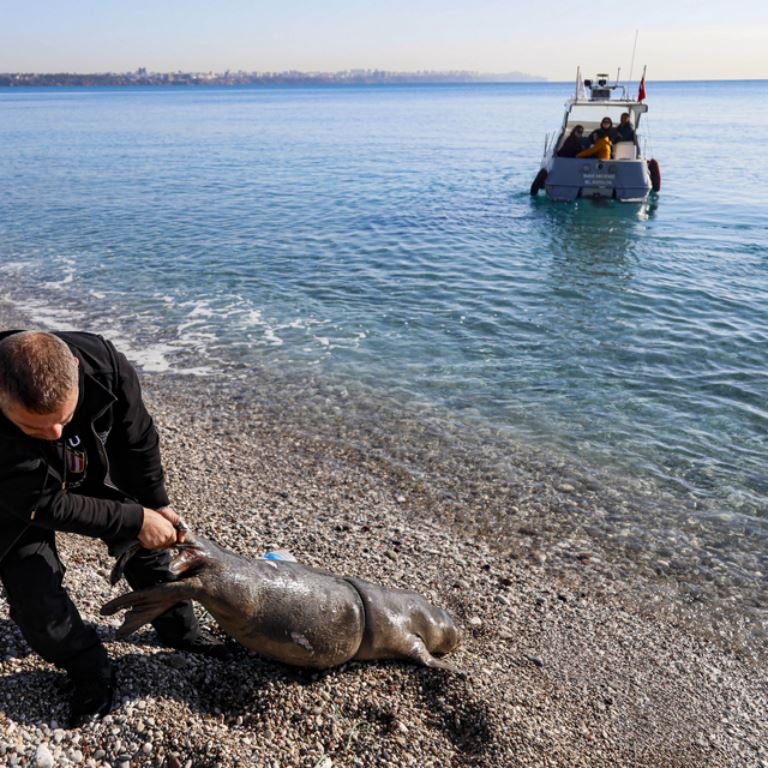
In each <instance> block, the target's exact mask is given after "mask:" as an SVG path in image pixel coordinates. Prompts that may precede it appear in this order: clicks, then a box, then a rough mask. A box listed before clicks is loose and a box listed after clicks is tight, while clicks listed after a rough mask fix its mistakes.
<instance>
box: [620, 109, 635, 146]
mask: <svg viewBox="0 0 768 768" xmlns="http://www.w3.org/2000/svg"><path fill="white" fill-rule="evenodd" d="M616 141H631V142H634V141H635V129H634V128H633V127H632V123H630V122H629V112H622V113H621V117H620V118H619V124H618V125H617V126H616Z"/></svg>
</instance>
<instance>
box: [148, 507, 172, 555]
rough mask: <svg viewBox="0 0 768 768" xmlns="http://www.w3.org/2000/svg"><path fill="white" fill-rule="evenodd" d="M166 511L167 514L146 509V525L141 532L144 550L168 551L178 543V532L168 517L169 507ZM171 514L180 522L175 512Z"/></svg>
mask: <svg viewBox="0 0 768 768" xmlns="http://www.w3.org/2000/svg"><path fill="white" fill-rule="evenodd" d="M164 509H165V510H166V512H165V513H163V512H161V511H157V512H155V510H154V509H149V508H147V507H144V525H142V526H141V530H140V531H139V542H140V543H141V546H142V547H144V549H167V548H168V547H172V546H173V545H174V544H175V543H176V541H177V533H178V532H177V530H176V528H175V527H174V523H172V522H171V518H170V517H169V516H168V512H167V510H168V509H169V507H165V508H164ZM170 512H171V513H172V514H173V515H174V519H175V520H179V516H178V515H177V514H176V513H175V512H174V511H173V510H170Z"/></svg>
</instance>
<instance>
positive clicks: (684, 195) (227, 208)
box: [0, 80, 768, 626]
mask: <svg viewBox="0 0 768 768" xmlns="http://www.w3.org/2000/svg"><path fill="white" fill-rule="evenodd" d="M633 87H634V86H633ZM572 92H573V84H571V83H515V84H462V85H446V84H441V85H426V84H421V85H413V86H409V85H392V86H387V85H382V86H312V87H309V86H290V87H289V86H285V87H264V86H262V87H258V86H254V87H167V88H166V87H152V88H108V87H104V88H6V89H0V170H1V172H2V180H3V189H2V193H0V299H2V300H3V301H5V302H6V303H10V304H11V305H14V306H17V307H18V308H19V309H22V310H23V311H24V312H25V313H26V314H27V315H28V316H31V318H32V319H33V321H34V322H35V324H36V325H38V326H40V327H45V328H64V327H66V328H81V329H88V330H94V331H97V332H100V333H102V334H104V335H105V336H108V337H109V338H112V339H113V340H114V341H115V342H116V343H117V344H118V346H119V347H120V348H121V349H123V350H124V351H125V352H126V353H127V354H128V355H129V357H130V358H131V359H132V360H134V361H135V362H136V363H137V364H139V365H140V366H142V367H143V369H144V370H145V371H147V372H149V373H155V372H169V373H174V374H177V375H184V376H188V377H195V378H196V379H200V380H205V379H210V380H211V381H214V380H215V381H219V382H220V381H222V380H224V381H228V382H230V383H231V384H232V386H233V388H234V389H235V390H237V389H238V388H240V389H242V391H243V392H247V391H248V390H249V387H251V388H253V392H254V397H256V394H255V392H256V389H257V387H256V383H255V382H257V381H258V382H259V383H260V385H261V386H262V391H261V394H260V395H259V396H260V397H261V398H262V400H264V399H269V398H273V399H279V398H288V399H291V398H292V399H293V402H295V403H296V405H297V407H299V406H300V407H301V409H302V411H301V412H302V413H303V414H305V416H304V417H306V418H307V419H309V418H310V415H309V414H314V416H315V417H316V418H317V420H318V422H320V421H323V420H325V421H326V422H328V421H330V422H332V423H334V424H336V425H337V426H338V425H341V426H342V427H346V426H350V425H352V423H353V422H354V427H355V430H356V431H355V434H356V435H357V437H356V438H355V439H356V441H357V444H358V446H362V447H361V450H364V451H365V450H370V451H371V452H376V453H377V455H381V454H382V452H384V453H387V452H389V453H390V454H391V455H392V456H394V457H396V458H397V461H398V462H400V463H401V464H403V463H404V464H408V463H410V465H411V467H412V468H413V469H414V471H421V472H422V474H425V475H426V474H428V469H427V468H426V467H427V464H424V463H423V462H422V463H421V464H420V462H421V461H422V458H423V456H422V457H421V458H420V453H419V450H418V446H415V447H414V446H412V447H413V450H410V449H409V450H405V449H403V446H400V447H398V441H400V442H402V444H403V445H405V444H407V443H408V442H409V441H411V442H418V440H414V437H413V436H414V435H422V436H423V435H424V434H427V433H428V434H429V435H431V436H432V437H434V438H435V440H434V441H433V442H432V443H431V446H432V449H431V450H433V451H434V450H442V449H441V448H434V446H444V447H445V450H446V451H450V452H453V453H455V454H456V455H460V454H461V453H462V451H464V452H465V454H466V456H467V457H468V458H467V463H466V466H473V467H478V470H477V473H476V477H477V478H482V477H484V476H485V475H484V474H483V471H482V467H481V465H483V466H486V465H487V466H488V467H492V468H493V470H494V472H495V476H496V477H497V479H498V475H499V474H502V475H503V473H504V472H505V471H507V469H508V471H509V472H510V473H512V474H514V472H515V467H514V465H515V462H516V461H518V459H520V457H523V458H522V459H520V461H519V462H518V464H519V466H524V465H525V464H526V460H525V458H524V457H525V456H535V457H536V462H538V463H537V466H539V467H541V466H549V467H552V468H555V469H553V472H556V471H562V472H563V474H564V475H567V476H569V477H580V478H592V479H593V484H592V485H591V486H590V487H591V488H592V489H593V491H594V489H595V488H597V489H598V491H597V493H598V495H599V493H600V492H601V491H600V490H599V489H601V488H602V489H605V493H606V494H608V495H609V496H610V497H611V498H613V499H615V498H617V494H618V495H621V497H622V498H624V499H626V500H627V506H626V509H631V510H633V511H632V519H631V521H630V522H631V528H632V531H633V537H634V539H633V541H634V545H633V548H634V550H635V551H637V550H638V549H640V550H643V551H644V552H646V553H647V554H648V557H650V558H651V560H655V561H658V562H660V563H662V564H664V565H665V567H666V566H669V568H667V571H666V572H667V573H673V574H674V572H675V568H676V569H677V573H678V575H679V572H680V571H682V570H685V569H688V571H690V572H691V573H689V574H688V577H687V578H689V580H690V579H694V580H695V579H699V580H700V581H701V583H702V584H704V586H705V587H707V586H711V587H712V594H713V595H718V594H719V596H720V597H721V598H722V599H724V600H727V601H730V602H731V603H732V604H735V605H741V606H745V609H748V610H749V611H750V612H751V615H752V618H753V619H754V620H755V621H756V622H757V623H758V624H760V623H762V625H763V626H765V619H766V613H767V612H768V596H767V592H768V581H767V579H766V575H767V574H768V468H767V467H766V453H767V450H766V449H768V182H767V181H766V180H767V179H768V151H766V147H768V129H767V128H766V126H768V81H728V82H654V81H653V80H649V81H647V98H646V103H647V104H648V106H649V111H648V113H647V115H645V117H644V118H643V120H642V122H641V124H640V130H639V133H640V137H641V142H642V143H643V145H644V147H645V151H646V156H647V157H654V158H656V159H657V160H658V162H659V164H660V167H661V174H662V188H661V191H660V193H659V194H658V195H652V196H651V197H650V198H649V199H648V200H647V201H646V202H645V203H642V204H640V203H633V204H621V203H616V202H613V201H602V202H601V201H591V200H581V201H578V202H576V203H572V204H564V203H553V202H551V201H549V200H547V199H546V197H545V196H544V195H543V193H541V194H540V195H539V196H538V197H531V195H530V193H529V188H530V185H531V182H532V181H533V178H534V177H535V175H536V173H537V171H538V169H539V164H540V160H541V155H542V150H543V147H544V142H545V136H546V134H547V133H550V132H552V131H555V130H557V129H558V127H559V125H560V123H561V120H562V116H563V107H564V104H565V101H566V100H567V99H568V98H569V97H570V96H571V94H572ZM264 387H266V391H264V390H263V388H264ZM304 417H303V418H304ZM425 425H427V426H426V427H425ZM425 430H426V431H425ZM360 435H365V436H366V437H364V438H361V437H360ZM510 457H513V458H512V459H511V458H510ZM505 468H507V469H505ZM518 468H519V467H518ZM557 468H559V469H557ZM562 468H567V470H566V469H562ZM478 482H481V480H478ZM552 482H553V483H555V484H556V483H557V478H556V477H554V476H553V477H552ZM487 490H488V493H489V494H492V492H493V487H492V486H489V488H488V489H487ZM593 495H594V494H593ZM630 501H631V503H630ZM598 502H599V500H598ZM595 503H596V502H594V499H592V501H591V502H590V504H592V506H593V507H594V506H595ZM597 506H598V507H599V506H600V505H599V503H597ZM614 508H615V505H614ZM585 514H586V513H585ZM593 517H594V515H593ZM627 523H628V521H627V516H626V515H613V516H612V515H610V514H606V515H603V516H602V517H601V518H600V525H599V526H597V527H598V528H599V529H600V531H601V532H602V534H599V533H595V534H594V535H603V536H604V538H606V539H609V540H610V539H613V540H614V541H615V542H617V545H616V546H619V548H620V545H621V546H624V545H626V541H625V540H623V539H622V536H624V533H623V531H624V530H625V529H626V528H627ZM594 528H595V527H594V526H593V529H594ZM622 541H623V544H622V543H621V542H622ZM638 542H639V543H638ZM682 552H685V553H686V556H685V557H683V558H682V560H681V559H680V558H678V557H677V555H678V554H680V553H682ZM681 563H682V565H681ZM670 569H671V570H670ZM662 570H663V569H662Z"/></svg>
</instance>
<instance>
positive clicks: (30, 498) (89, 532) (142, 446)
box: [0, 331, 168, 556]
mask: <svg viewBox="0 0 768 768" xmlns="http://www.w3.org/2000/svg"><path fill="white" fill-rule="evenodd" d="M11 333H15V331H5V332H0V341H2V339H4V338H5V337H7V336H9V335H10V334H11ZM55 335H56V336H59V337H60V338H61V339H63V340H64V341H65V342H66V343H67V344H68V345H69V347H70V349H71V350H72V353H73V354H74V355H75V357H77V359H78V360H79V362H80V366H79V368H80V393H79V399H78V404H77V409H76V411H75V417H74V418H73V420H72V422H71V423H70V424H68V425H67V427H66V428H65V430H64V435H63V439H62V441H61V442H60V443H54V442H50V441H46V440H39V439H36V438H32V437H28V436H27V435H25V434H24V433H23V432H22V431H21V430H20V429H19V428H18V427H17V426H16V425H15V424H13V422H11V421H10V420H8V419H7V418H6V417H5V415H4V414H3V413H2V412H1V411H0V556H2V554H3V553H4V552H5V550H6V548H8V547H10V546H13V542H14V541H15V540H16V539H17V537H18V536H19V535H20V534H21V533H22V532H23V530H24V529H25V527H26V526H28V525H38V526H42V527H44V528H52V529H55V530H59V531H72V532H74V533H80V534H84V535H86V536H94V537H100V538H104V539H108V540H117V539H125V538H134V537H136V536H137V535H138V533H139V531H140V530H141V526H142V524H143V522H144V512H143V509H142V506H146V507H150V508H152V509H157V508H159V507H162V506H165V505H167V504H168V495H167V494H166V491H165V485H164V482H163V469H162V464H161V461H160V447H159V437H158V434H157V430H156V429H155V426H154V424H153V422H152V418H151V417H150V415H149V414H148V413H147V410H146V408H145V407H144V403H143V401H142V398H141V389H140V387H139V380H138V378H137V376H136V372H135V371H134V369H133V368H132V367H131V365H130V363H129V362H128V361H127V360H126V358H125V356H124V355H122V354H121V353H119V352H118V351H117V350H116V349H115V348H114V346H113V345H112V344H111V343H110V342H108V341H106V340H105V339H103V338H102V337H101V336H96V335H94V334H90V333H74V332H71V333H69V332H68V333H57V334H55ZM68 439H69V440H70V444H76V445H77V447H78V448H80V449H84V453H85V454H86V456H87V459H86V462H87V467H86V470H85V472H84V473H83V474H82V476H81V478H80V484H79V486H78V487H77V489H76V490H74V491H73V490H72V489H70V488H69V487H68V486H69V480H70V479H71V477H72V473H71V471H70V472H69V474H68V472H67V460H66V457H65V448H64V445H65V443H66V441H67V440H68ZM125 497H129V498H131V499H135V503H134V502H131V501H129V502H126V501H125V500H124V499H125Z"/></svg>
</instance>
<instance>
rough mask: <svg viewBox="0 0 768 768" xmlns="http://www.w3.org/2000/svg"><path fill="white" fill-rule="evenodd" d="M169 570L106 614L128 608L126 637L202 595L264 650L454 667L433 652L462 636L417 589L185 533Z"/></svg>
mask: <svg viewBox="0 0 768 768" xmlns="http://www.w3.org/2000/svg"><path fill="white" fill-rule="evenodd" d="M176 549H177V552H176V554H175V556H174V557H173V559H172V560H171V563H170V566H169V567H170V570H171V573H173V574H174V575H175V576H176V577H177V579H178V580H177V581H173V582H169V583H165V584H161V585H159V586H157V587H152V588H150V589H144V590H139V591H137V592H129V593H127V594H125V595H121V596H120V597H117V598H115V599H114V600H110V601H109V602H108V603H106V604H105V605H104V606H103V607H102V609H101V613H102V614H103V615H112V614H114V613H117V612H118V611H120V610H122V609H124V608H128V609H129V610H128V612H127V613H126V614H125V616H124V617H123V623H122V625H121V626H120V628H119V629H118V631H117V636H118V637H119V638H122V637H126V636H127V635H129V634H131V633H132V632H134V631H135V630H137V629H138V628H139V627H141V626H143V625H144V624H146V623H147V622H149V621H152V619H154V618H155V617H156V616H158V615H160V614H161V613H162V612H163V611H165V610H167V609H168V608H170V606H171V605H173V604H174V603H177V602H179V601H180V600H197V601H198V602H199V603H201V604H202V605H203V606H204V607H205V608H206V610H207V611H208V612H209V613H210V614H211V616H213V618H214V619H215V620H216V622H217V623H218V625H219V626H220V627H221V629H222V630H223V631H224V632H226V634H228V635H229V636H230V637H233V638H234V639H235V640H237V641H238V642H239V643H240V644H241V645H243V646H245V647H246V648H248V649H250V650H252V651H255V652H256V653H258V654H260V655H261V656H265V657H267V658H270V659H273V660H275V661H279V662H282V663H283V664H290V665H293V666H299V667H313V668H316V669H327V668H329V667H334V666H337V665H339V664H343V663H345V662H347V661H353V660H358V661H366V660H375V659H400V660H404V661H411V662H415V663H417V664H423V665H424V666H427V667H434V668H438V669H445V670H449V671H453V672H455V671H456V670H455V669H454V668H453V667H452V666H451V665H450V664H447V663H446V662H445V661H443V660H442V659H439V658H437V657H436V656H435V654H437V655H443V654H446V653H449V652H450V651H452V650H454V649H455V648H456V647H457V646H458V644H459V641H460V635H459V630H458V628H457V627H456V624H455V623H454V621H453V619H452V618H451V617H450V616H449V615H448V613H447V612H446V611H444V610H443V609H442V608H438V607H435V606H433V605H431V604H430V603H429V602H428V601H427V600H426V599H425V598H424V597H423V596H422V595H420V594H418V593H417V592H411V591H409V590H402V589H389V588H387V587H383V586H378V585H376V584H372V583H371V582H368V581H364V580H363V579H356V578H346V577H341V576H335V575H333V574H332V573H329V572H327V571H323V570H320V569H318V568H312V567H310V566H307V565H302V564H301V563H296V562H290V561H287V560H270V559H263V558H259V559H256V560H249V559H247V558H245V557H241V556H240V555H237V554H235V553H234V552H230V551H229V550H227V549H224V548H223V547H221V546H219V545H218V544H216V543H214V542H213V541H210V540H209V539H205V538H203V537H201V536H196V535H192V534H187V537H186V540H185V541H184V543H180V544H177V545H176Z"/></svg>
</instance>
